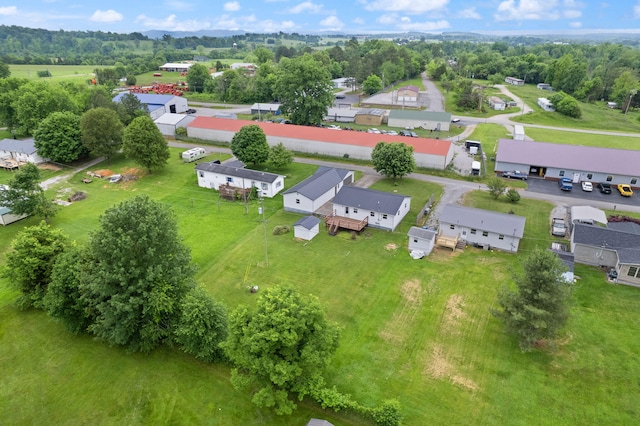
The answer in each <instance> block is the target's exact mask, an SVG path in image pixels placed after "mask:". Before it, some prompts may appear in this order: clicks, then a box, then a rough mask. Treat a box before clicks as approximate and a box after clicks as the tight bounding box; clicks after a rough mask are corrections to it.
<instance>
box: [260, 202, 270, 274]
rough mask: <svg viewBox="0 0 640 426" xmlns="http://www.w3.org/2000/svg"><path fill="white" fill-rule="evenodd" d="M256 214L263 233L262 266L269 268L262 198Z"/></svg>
mask: <svg viewBox="0 0 640 426" xmlns="http://www.w3.org/2000/svg"><path fill="white" fill-rule="evenodd" d="M258 213H260V214H261V215H262V231H263V233H264V266H269V253H268V251H267V221H266V220H264V198H262V197H260V207H259V208H258Z"/></svg>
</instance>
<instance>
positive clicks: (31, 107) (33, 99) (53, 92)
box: [12, 81, 78, 135]
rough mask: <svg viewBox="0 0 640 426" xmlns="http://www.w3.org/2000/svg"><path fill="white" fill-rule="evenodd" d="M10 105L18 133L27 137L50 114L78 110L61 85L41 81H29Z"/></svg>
mask: <svg viewBox="0 0 640 426" xmlns="http://www.w3.org/2000/svg"><path fill="white" fill-rule="evenodd" d="M12 105H13V108H14V110H15V118H16V122H17V125H18V127H19V129H20V131H21V132H22V133H24V134H29V135H31V134H33V132H34V131H35V130H36V129H37V128H38V126H39V125H40V123H41V122H42V120H44V119H45V118H47V116H48V115H49V114H51V113H52V112H56V111H71V112H76V111H77V109H78V108H77V106H76V104H75V102H74V101H73V99H72V97H71V95H70V94H69V92H67V91H66V90H65V89H64V88H63V87H62V86H61V85H59V84H55V83H47V82H42V81H29V82H28V83H27V84H25V85H24V86H22V87H21V88H20V91H19V93H17V97H16V98H15V99H14V101H13V103H12Z"/></svg>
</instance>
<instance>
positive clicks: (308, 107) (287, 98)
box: [275, 54, 334, 125]
mask: <svg viewBox="0 0 640 426" xmlns="http://www.w3.org/2000/svg"><path fill="white" fill-rule="evenodd" d="M275 95H276V97H277V98H278V100H279V101H280V103H281V108H282V111H283V112H284V113H285V114H288V115H289V118H290V119H291V121H292V122H293V123H294V124H306V125H317V124H320V123H322V118H323V117H324V116H325V115H326V113H327V109H328V108H329V106H331V105H332V104H333V101H334V94H333V85H332V84H331V73H330V72H329V71H328V70H327V69H326V68H325V67H323V66H322V63H320V62H318V61H316V60H315V59H313V57H312V56H311V55H309V54H305V55H303V56H299V57H297V58H282V59H281V60H280V64H279V68H278V72H277V78H276V85H275Z"/></svg>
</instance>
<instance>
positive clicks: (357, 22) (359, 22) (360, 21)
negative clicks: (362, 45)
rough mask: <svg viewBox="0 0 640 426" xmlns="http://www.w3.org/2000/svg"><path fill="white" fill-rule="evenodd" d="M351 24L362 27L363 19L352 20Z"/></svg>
mask: <svg viewBox="0 0 640 426" xmlns="http://www.w3.org/2000/svg"><path fill="white" fill-rule="evenodd" d="M351 22H353V23H354V24H356V25H364V19H362V18H353V19H352V20H351Z"/></svg>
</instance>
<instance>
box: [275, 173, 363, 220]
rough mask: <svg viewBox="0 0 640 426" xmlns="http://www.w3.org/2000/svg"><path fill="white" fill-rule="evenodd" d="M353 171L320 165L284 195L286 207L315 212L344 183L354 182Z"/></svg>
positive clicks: (300, 211)
mask: <svg viewBox="0 0 640 426" xmlns="http://www.w3.org/2000/svg"><path fill="white" fill-rule="evenodd" d="M353 180H354V178H353V171H351V170H345V169H335V168H331V167H325V166H320V167H318V170H316V172H315V173H314V174H313V175H311V176H310V177H308V178H306V179H305V180H303V181H302V182H300V183H298V184H297V185H294V186H292V187H291V188H289V189H287V190H286V191H285V192H284V193H283V194H282V195H283V198H284V209H285V210H286V211H290V212H297V213H313V212H315V211H316V210H318V209H319V208H320V207H322V206H323V205H324V204H325V203H328V202H329V201H331V199H332V198H333V197H335V196H336V194H337V193H338V191H340V189H341V188H342V186H343V185H349V184H351V183H353Z"/></svg>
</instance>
